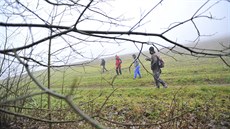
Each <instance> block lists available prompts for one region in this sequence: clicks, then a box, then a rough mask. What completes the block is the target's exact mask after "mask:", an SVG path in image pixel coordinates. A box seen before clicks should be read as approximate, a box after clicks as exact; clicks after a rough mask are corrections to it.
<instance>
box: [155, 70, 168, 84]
mask: <svg viewBox="0 0 230 129" xmlns="http://www.w3.org/2000/svg"><path fill="white" fill-rule="evenodd" d="M154 81H155V83H156V87H157V88H160V85H159V84H162V85H163V87H164V88H167V85H166V83H165V82H164V81H163V80H162V79H161V78H160V72H154Z"/></svg>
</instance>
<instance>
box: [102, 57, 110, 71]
mask: <svg viewBox="0 0 230 129" xmlns="http://www.w3.org/2000/svg"><path fill="white" fill-rule="evenodd" d="M101 66H102V73H104V72H105V71H108V70H107V69H106V68H105V59H101Z"/></svg>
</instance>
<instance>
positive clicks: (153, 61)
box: [146, 47, 168, 88]
mask: <svg viewBox="0 0 230 129" xmlns="http://www.w3.org/2000/svg"><path fill="white" fill-rule="evenodd" d="M149 53H150V54H151V57H150V58H146V60H147V61H151V70H152V72H153V78H154V81H155V83H156V87H157V88H160V84H162V85H163V87H164V88H167V87H168V86H167V84H166V83H165V82H164V81H163V80H162V79H161V78H160V74H161V68H160V66H159V65H158V58H159V57H158V56H157V54H156V52H155V51H154V47H150V48H149Z"/></svg>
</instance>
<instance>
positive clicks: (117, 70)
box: [115, 55, 122, 75]
mask: <svg viewBox="0 0 230 129" xmlns="http://www.w3.org/2000/svg"><path fill="white" fill-rule="evenodd" d="M115 59H116V63H115V66H116V73H117V75H119V74H120V75H121V74H122V73H121V63H122V61H121V59H120V57H119V56H117V55H116V56H115Z"/></svg>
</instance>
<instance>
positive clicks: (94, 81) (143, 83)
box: [35, 54, 230, 128]
mask: <svg viewBox="0 0 230 129" xmlns="http://www.w3.org/2000/svg"><path fill="white" fill-rule="evenodd" d="M162 57H163V59H164V61H165V68H163V69H162V71H163V73H162V75H161V77H162V79H163V80H165V81H166V82H167V84H168V86H169V88H167V89H163V88H162V87H161V88H160V89H157V88H155V86H154V83H153V78H152V75H151V74H149V73H148V72H147V71H150V62H147V61H145V60H144V57H143V56H141V57H140V61H141V62H142V64H143V66H142V67H141V73H142V78H140V79H139V78H138V79H136V80H134V79H133V67H131V68H130V70H129V66H130V64H131V63H132V57H131V54H130V55H125V56H121V58H122V60H123V63H122V68H123V69H122V72H123V74H122V75H120V76H115V75H116V74H115V69H114V63H115V59H114V58H108V59H106V61H107V63H106V68H107V69H108V70H109V71H107V72H105V73H103V74H102V73H101V68H100V62H97V61H96V62H93V63H91V64H89V65H87V66H85V67H72V68H62V69H58V70H54V71H53V72H52V78H51V80H52V86H51V87H52V89H54V90H55V91H57V92H60V93H61V92H63V93H64V94H68V93H71V94H73V97H74V98H75V99H74V100H75V103H76V104H77V105H79V106H80V107H81V109H83V110H84V111H85V112H87V113H88V114H90V115H91V116H97V117H95V119H97V120H98V121H100V122H101V123H102V124H103V125H105V126H108V127H110V128H116V127H118V128H229V127H230V111H229V109H230V68H229V67H227V66H226V65H225V64H224V63H223V62H222V61H221V60H220V59H218V58H199V59H197V58H195V57H190V56H180V55H176V56H174V57H175V59H173V58H171V57H168V56H162ZM228 61H230V60H228ZM143 67H145V68H146V69H147V71H146V70H145V69H144V68H143ZM64 71H65V72H64ZM61 89H63V90H61ZM37 101H40V98H39V99H38V100H37ZM37 101H36V98H35V102H37ZM44 102H47V101H46V97H43V105H44V106H45V105H46V104H45V103H44ZM52 107H53V108H58V107H60V100H57V99H54V98H53V99H52ZM44 108H45V107H44ZM65 114H68V115H61V116H62V117H61V119H62V120H73V119H80V118H78V117H77V116H75V115H74V116H73V115H71V113H68V112H65ZM53 117H56V119H59V117H60V114H59V113H58V114H56V113H54V114H53ZM54 119H55V118H54ZM72 125H74V126H73V127H71V126H70V125H63V126H65V127H68V128H76V127H77V128H91V127H90V126H89V125H87V124H86V123H84V124H82V123H81V124H79V123H77V124H72ZM56 126H57V125H56ZM54 127H55V126H54ZM59 127H60V125H59V126H57V128H59Z"/></svg>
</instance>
